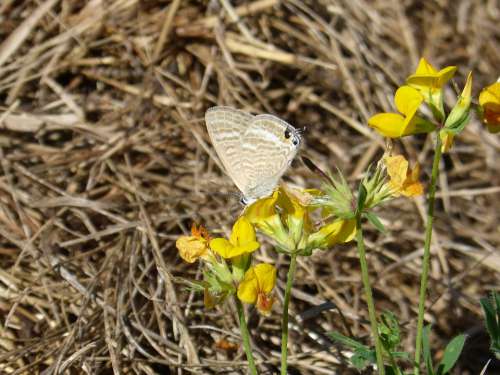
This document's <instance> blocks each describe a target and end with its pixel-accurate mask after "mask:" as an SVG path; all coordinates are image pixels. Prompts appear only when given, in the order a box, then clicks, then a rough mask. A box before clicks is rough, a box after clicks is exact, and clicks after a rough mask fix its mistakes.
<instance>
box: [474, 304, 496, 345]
mask: <svg viewBox="0 0 500 375" xmlns="http://www.w3.org/2000/svg"><path fill="white" fill-rule="evenodd" d="M479 302H480V303H481V306H482V308H483V311H484V318H485V325H486V330H487V331H488V333H489V334H490V337H491V341H493V342H494V341H496V339H497V338H498V335H499V332H498V331H499V330H500V327H499V326H498V322H497V319H496V316H495V315H496V314H495V309H494V307H493V304H492V303H491V301H490V299H489V298H488V297H485V298H481V300H480V301H479Z"/></svg>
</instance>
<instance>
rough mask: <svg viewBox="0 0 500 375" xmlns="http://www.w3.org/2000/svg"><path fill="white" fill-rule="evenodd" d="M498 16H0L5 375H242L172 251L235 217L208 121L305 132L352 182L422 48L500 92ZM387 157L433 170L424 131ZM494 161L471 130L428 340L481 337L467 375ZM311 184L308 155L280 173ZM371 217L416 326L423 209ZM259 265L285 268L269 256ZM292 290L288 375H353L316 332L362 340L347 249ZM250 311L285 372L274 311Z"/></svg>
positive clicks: (67, 1) (18, 4)
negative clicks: (186, 237) (270, 119)
mask: <svg viewBox="0 0 500 375" xmlns="http://www.w3.org/2000/svg"><path fill="white" fill-rule="evenodd" d="M499 22H500V9H499V7H498V3H497V2H495V1H471V0H461V1H451V0H440V1H437V0H434V1H426V2H420V1H416V0H405V1H384V0H375V1H368V0H354V1H351V0H338V1H333V0H331V1H326V0H319V1H313V0H310V1H299V0H282V1H279V0H256V1H229V0H220V1H216V0H212V1H194V0H193V1H180V0H173V1H160V0H158V1H156V0H150V1H145V2H141V1H138V0H108V1H104V0H88V1H75V0H64V1H59V0H35V1H13V0H4V1H2V3H1V4H0V98H1V102H0V165H1V168H0V312H1V313H0V316H1V318H2V319H1V321H0V372H1V373H2V374H63V373H64V374H66V373H68V374H69V373H86V374H101V373H102V374H107V373H111V371H112V372H113V373H114V374H133V373H135V374H154V373H162V374H167V373H178V374H185V373H204V374H207V373H221V372H226V373H244V368H245V357H244V355H243V352H242V350H241V348H240V347H239V345H238V343H239V337H238V329H237V322H236V320H235V314H234V306H231V305H230V304H228V305H226V306H224V307H220V308H217V309H214V310H205V309H204V308H203V303H202V298H201V297H200V296H198V295H194V293H192V292H190V291H189V290H188V289H186V288H185V284H183V282H182V279H183V278H199V277H200V276H201V275H200V272H199V270H197V269H196V267H193V266H189V265H187V264H185V263H183V262H182V261H181V260H180V259H179V257H178V254H177V251H176V249H175V246H174V243H175V240H176V238H177V237H178V236H179V235H180V234H182V233H187V231H188V230H189V227H190V225H191V223H192V222H193V221H195V222H203V223H204V224H205V225H207V226H208V227H209V229H210V230H211V231H217V230H219V229H222V230H223V231H225V232H226V234H227V232H228V231H229V230H230V228H229V226H230V223H231V222H232V220H233V219H234V218H235V217H236V216H237V215H238V213H239V212H240V210H241V207H240V206H239V205H238V203H237V199H236V198H235V195H234V194H233V193H234V192H235V191H236V190H235V189H234V188H233V187H232V186H231V184H230V181H229V180H228V179H227V178H226V177H225V176H224V175H223V173H222V172H221V168H220V164H219V163H218V161H217V160H216V157H215V154H214V151H213V149H212V148H211V145H210V142H209V140H208V136H207V133H206V129H205V125H204V122H203V114H204V111H205V110H206V109H207V108H208V107H210V106H213V105H215V104H227V105H231V106H234V107H238V108H242V109H244V110H247V111H253V112H259V113H261V112H271V113H275V114H277V115H279V116H280V117H282V118H284V119H286V120H287V121H289V122H290V123H292V124H294V125H295V126H296V127H306V131H305V140H306V145H305V146H304V147H303V149H302V151H301V152H302V153H303V154H304V155H307V156H308V157H310V158H311V159H313V160H315V161H316V162H317V163H318V164H319V165H320V166H322V167H323V168H334V167H339V168H340V169H342V170H343V171H344V172H345V173H346V174H347V175H348V176H350V179H351V180H356V179H358V178H360V172H361V171H363V170H364V169H365V167H366V166H367V165H368V164H369V163H370V162H371V161H373V160H374V159H375V158H376V157H379V156H380V155H381V153H382V150H383V147H384V143H383V141H382V140H381V138H379V136H377V135H376V134H375V133H374V132H373V131H371V129H369V128H368V127H367V126H366V120H367V118H368V117H369V116H370V115H372V114H373V113H375V112H376V111H380V110H384V111H388V110H390V108H391V105H392V103H391V102H390V100H391V93H392V92H393V90H394V88H395V87H397V85H398V84H400V83H401V82H402V81H403V80H404V77H405V76H406V75H408V74H409V73H410V72H411V71H412V70H413V68H414V67H415V65H416V63H417V62H418V58H419V57H420V56H421V55H423V56H426V57H427V58H428V59H430V60H431V61H432V62H433V63H434V64H436V65H437V66H444V65H457V66H460V67H462V68H463V69H464V71H460V72H459V73H458V74H457V78H456V80H457V83H459V85H458V86H460V85H461V84H462V83H463V80H465V73H466V71H468V70H473V71H474V86H475V87H474V88H475V92H476V91H477V90H478V89H479V88H480V87H484V86H485V85H486V84H488V83H491V82H493V81H494V80H496V79H497V76H498V74H499V71H498V64H499V61H500V48H499V45H500V44H499V43H500V31H499V28H498V24H499ZM450 96H452V95H450ZM395 147H397V148H400V149H401V150H400V151H402V152H404V153H406V154H407V155H409V156H410V158H412V159H413V160H418V161H419V162H420V163H421V164H422V165H424V166H425V167H426V168H427V169H425V170H424V173H427V175H428V173H429V169H428V168H430V163H427V162H424V161H428V159H429V153H430V151H431V149H430V147H429V142H428V141H427V140H426V138H425V137H417V138H412V139H411V140H405V141H404V142H402V143H401V144H397V145H395ZM499 148H500V141H499V138H498V137H495V136H493V135H490V134H488V133H487V132H486V131H485V130H484V129H483V127H482V126H481V124H479V122H478V121H475V123H473V124H472V125H471V126H469V127H468V128H467V130H466V131H465V132H464V134H463V135H462V136H461V137H460V140H459V141H458V144H457V145H456V147H455V148H454V151H453V152H452V153H451V154H450V155H448V156H447V157H446V158H445V160H444V163H443V164H442V173H441V180H440V190H439V202H438V210H437V211H438V213H437V220H436V221H437V224H436V225H437V227H436V233H435V237H434V239H435V243H434V247H433V251H434V253H435V255H436V256H435V257H434V262H433V264H432V269H431V279H432V284H431V285H432V286H431V290H430V301H432V308H431V310H430V313H429V315H428V316H427V321H428V322H433V323H434V327H435V328H434V330H435V332H437V334H438V335H437V336H438V337H434V340H435V344H436V346H437V347H442V343H444V342H446V341H447V339H449V338H450V337H451V336H453V335H454V334H456V333H458V332H465V333H467V334H468V335H469V340H468V345H467V348H466V351H465V354H464V356H463V358H462V361H461V365H460V366H459V369H458V370H457V373H460V374H467V373H470V374H478V373H479V371H480V369H481V368H482V366H484V364H485V362H486V360H487V355H488V354H487V347H488V342H487V338H486V336H485V334H484V332H483V331H482V323H481V320H480V318H479V317H480V305H479V298H480V297H482V296H484V295H485V294H486V292H487V291H488V290H491V289H495V288H498V285H499V273H500V252H499V250H498V246H499V245H500V227H499V218H500V209H499V207H500V206H499V201H500V200H499V198H500V194H499V193H500V177H499V176H500V173H499V172H500V166H499V163H498V150H499ZM417 150H423V151H422V152H418V151H417ZM310 178H311V175H310V172H308V170H307V169H306V168H305V167H304V166H303V165H302V164H301V163H299V162H296V163H294V166H293V168H292V169H291V170H290V171H289V173H288V177H287V178H286V179H287V180H288V181H291V182H293V183H295V184H297V185H302V186H304V185H306V183H307V182H308V180H309V179H310ZM381 215H382V217H383V218H385V222H384V224H385V225H386V226H387V228H388V229H389V234H388V235H386V236H382V235H380V234H378V233H376V232H375V231H373V232H369V233H370V241H371V242H370V243H369V244H368V246H369V248H370V249H371V250H370V253H369V261H370V267H371V270H372V277H373V278H374V279H376V282H375V285H374V287H375V299H376V302H377V305H378V309H379V310H381V309H383V308H388V309H391V310H393V311H394V312H396V313H397V315H398V316H400V317H402V318H403V320H404V323H405V324H404V329H405V330H407V331H408V332H410V333H411V332H414V326H415V316H416V308H417V298H418V296H417V293H418V280H419V272H420V255H421V252H422V228H423V221H422V220H423V217H424V206H423V201H422V200H415V201H414V202H413V203H411V202H410V201H408V202H403V203H401V202H398V203H395V204H394V205H393V207H392V208H391V209H390V210H387V211H386V212H383V213H381ZM261 257H262V259H261V260H262V261H270V262H273V261H274V262H276V263H277V265H279V264H280V262H283V259H281V258H279V257H278V258H276V257H275V253H274V252H273V251H271V248H270V247H269V246H268V247H266V248H265V249H264V251H263V252H261ZM284 277H285V275H283V274H280V275H279V279H280V281H279V286H280V287H281V288H282V287H283V280H284ZM297 280H299V282H298V283H297V288H296V291H295V292H294V295H293V300H292V305H291V311H292V320H293V324H292V329H291V335H292V336H291V343H290V350H291V356H290V367H291V368H290V371H291V373H297V374H299V373H300V374H336V373H338V374H346V373H348V370H346V368H347V367H346V363H345V357H344V356H345V355H346V354H347V353H345V352H344V351H342V350H340V349H339V348H337V347H335V346H332V343H331V342H330V341H329V340H328V339H327V338H325V336H324V333H325V332H328V331H331V330H334V329H335V330H339V331H341V332H344V333H346V334H347V333H348V332H347V331H346V329H347V328H346V327H349V328H348V329H350V330H351V332H352V334H353V335H355V336H357V337H361V338H363V337H366V336H367V335H368V334H369V325H368V323H367V316H366V309H365V307H364V300H363V296H362V293H361V281H360V274H359V267H358V264H357V261H356V253H355V249H354V245H349V246H345V247H342V248H336V249H335V250H334V251H330V252H326V253H324V252H321V253H318V254H316V255H315V256H313V257H312V258H310V259H308V260H307V261H303V262H301V263H300V264H299V270H298V277H297ZM278 289H280V288H278ZM278 294H279V291H278ZM323 303H328V304H327V305H326V307H328V308H327V309H326V310H325V311H320V310H321V309H318V308H317V307H316V305H320V304H323ZM311 308H313V310H311ZM339 311H341V312H342V316H343V318H342V319H341V318H340V315H339ZM251 316H252V319H251V320H250V328H251V331H252V334H253V340H254V342H255V344H256V345H255V346H256V347H257V348H258V352H257V353H256V356H257V360H258V362H259V363H260V366H261V369H262V370H263V371H267V373H274V372H275V371H276V365H277V363H278V361H279V355H278V352H279V334H280V326H279V317H277V316H273V315H271V316H270V317H268V318H265V319H263V318H260V317H259V316H258V315H257V314H256V313H253V314H252V315H251ZM343 319H345V322H343ZM344 323H345V324H344ZM435 336H436V335H435ZM408 337H409V338H411V339H409V340H408V341H407V342H406V345H408V347H411V346H412V345H413V342H414V340H413V337H412V335H411V334H409V335H408ZM437 355H439V353H437ZM496 366H497V367H495V364H490V370H489V371H492V372H491V373H494V371H499V370H498V369H499V367H498V365H496Z"/></svg>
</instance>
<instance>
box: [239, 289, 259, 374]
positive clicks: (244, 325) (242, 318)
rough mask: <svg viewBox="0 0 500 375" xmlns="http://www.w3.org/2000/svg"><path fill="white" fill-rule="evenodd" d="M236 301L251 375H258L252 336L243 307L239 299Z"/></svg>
mask: <svg viewBox="0 0 500 375" xmlns="http://www.w3.org/2000/svg"><path fill="white" fill-rule="evenodd" d="M234 301H235V302H236V308H237V310H238V318H239V320H240V331H241V337H242V338H243V347H244V348H245V353H246V355H247V361H248V367H249V369H250V374H252V375H257V367H255V360H254V359H253V354H252V346H251V344H250V334H249V333H248V327H247V322H246V320H245V311H244V310H243V305H242V304H241V302H240V300H239V299H238V297H234Z"/></svg>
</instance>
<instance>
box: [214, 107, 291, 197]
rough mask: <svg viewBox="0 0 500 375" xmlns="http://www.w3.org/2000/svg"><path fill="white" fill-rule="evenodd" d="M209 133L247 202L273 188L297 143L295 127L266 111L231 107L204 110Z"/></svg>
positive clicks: (271, 190)
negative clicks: (247, 110) (264, 112)
mask: <svg viewBox="0 0 500 375" xmlns="http://www.w3.org/2000/svg"><path fill="white" fill-rule="evenodd" d="M205 122H206V124H207V130H208V134H209V136H210V139H211V140H212V143H213V145H214V148H215V151H216V152H217V155H218V156H219V158H220V160H221V162H222V164H223V166H224V168H225V169H226V172H227V174H228V175H229V177H231V179H232V180H233V182H234V183H235V185H236V186H237V187H238V189H239V190H240V191H241V192H242V194H243V199H242V201H243V202H244V203H246V204H249V203H251V202H253V201H255V200H257V199H259V198H261V197H265V196H267V195H269V194H271V193H272V192H273V190H274V189H275V187H276V185H277V184H278V181H279V179H280V178H281V176H282V175H283V173H285V171H286V169H287V167H288V166H289V165H290V163H291V162H292V160H293V158H294V157H295V155H296V154H297V151H298V149H299V147H300V143H301V138H300V134H299V133H298V131H297V130H296V129H295V128H294V127H293V126H292V125H290V124H288V123H286V122H285V121H283V120H281V119H279V118H278V117H276V116H273V115H269V114H262V115H257V116H254V115H251V114H250V113H247V112H244V111H240V110H237V109H234V108H231V107H222V106H218V107H212V108H210V109H208V110H207V112H206V113H205Z"/></svg>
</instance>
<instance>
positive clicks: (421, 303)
mask: <svg viewBox="0 0 500 375" xmlns="http://www.w3.org/2000/svg"><path fill="white" fill-rule="evenodd" d="M441 145H442V142H441V137H440V136H439V133H438V134H437V137H436V148H435V149H434V161H433V163H432V175H431V185H430V186H429V196H428V208H427V223H426V227H425V242H424V259H423V260H422V276H421V278H420V296H419V300H418V321H417V339H416V342H415V364H414V366H415V367H414V374H415V375H418V374H419V373H420V353H421V349H422V332H423V328H424V312H425V297H426V293H427V281H428V277H429V263H430V262H429V261H430V256H431V240H432V223H433V221H434V202H435V196H436V185H437V179H438V174H439V162H440V160H441Z"/></svg>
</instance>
